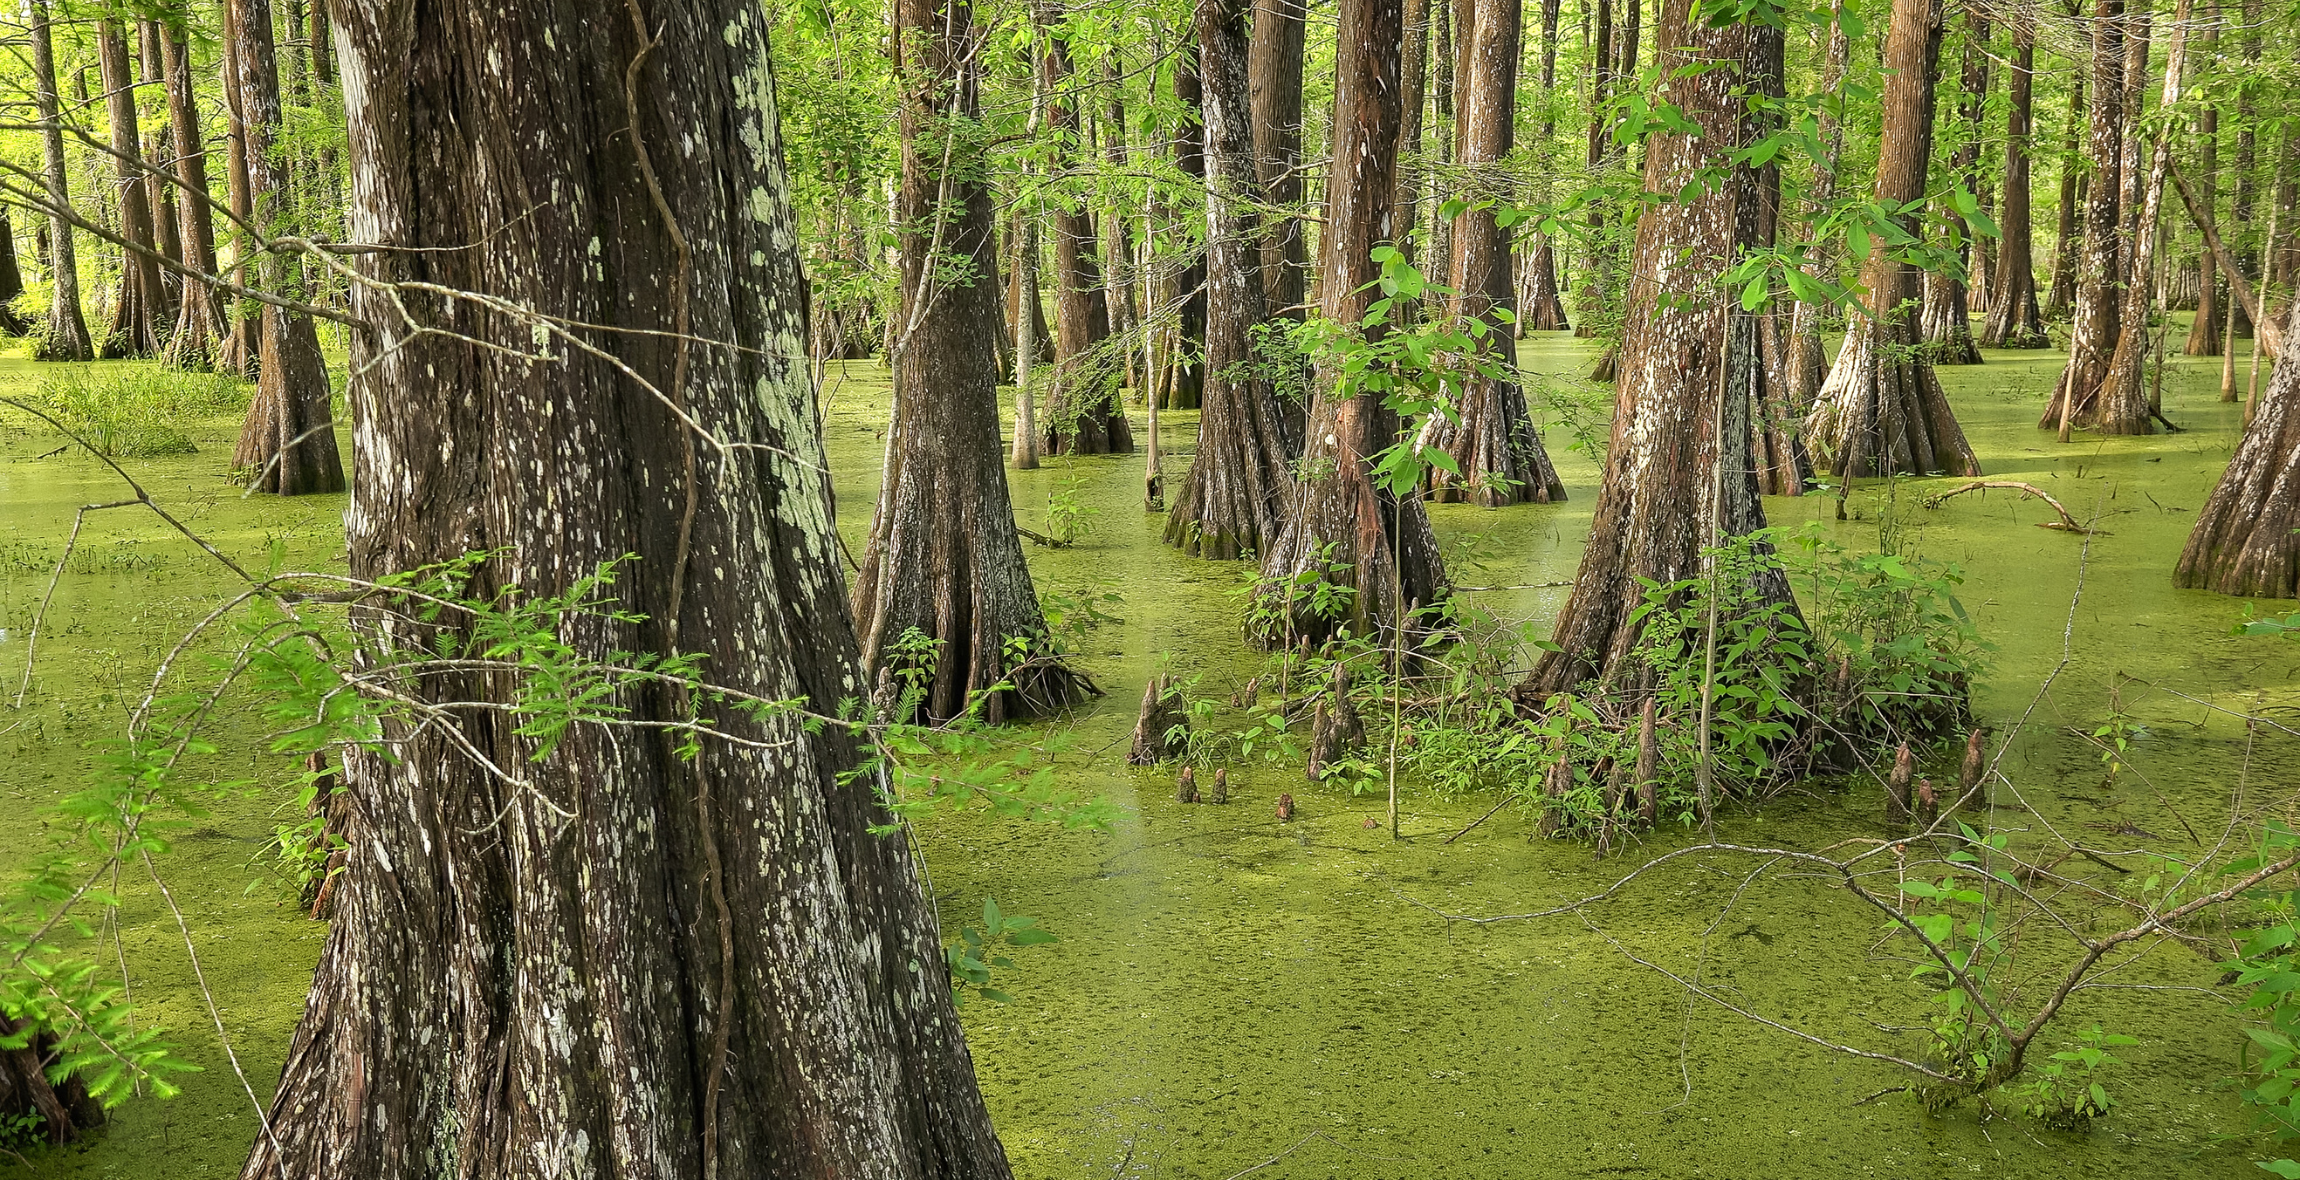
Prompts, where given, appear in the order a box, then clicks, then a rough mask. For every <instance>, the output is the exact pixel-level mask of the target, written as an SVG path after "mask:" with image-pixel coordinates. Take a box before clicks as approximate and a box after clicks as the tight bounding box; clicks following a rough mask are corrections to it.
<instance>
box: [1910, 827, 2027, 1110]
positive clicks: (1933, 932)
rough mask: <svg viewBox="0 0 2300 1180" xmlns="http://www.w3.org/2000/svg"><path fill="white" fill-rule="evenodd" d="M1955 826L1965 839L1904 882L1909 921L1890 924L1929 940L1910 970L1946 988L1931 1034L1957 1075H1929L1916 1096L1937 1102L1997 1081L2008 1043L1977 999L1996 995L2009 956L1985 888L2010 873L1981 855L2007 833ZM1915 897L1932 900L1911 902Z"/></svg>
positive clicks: (2001, 843) (1939, 1056)
mask: <svg viewBox="0 0 2300 1180" xmlns="http://www.w3.org/2000/svg"><path fill="white" fill-rule="evenodd" d="M1958 832H1959V835H1960V836H1961V837H1962V841H1963V845H1962V846H1961V847H1959V848H1957V849H1956V850H1955V851H1953V852H1951V853H1949V854H1948V856H1947V857H1946V858H1944V859H1945V864H1944V869H1943V872H1942V873H1941V875H1940V876H1939V877H1936V878H1933V879H1930V880H1926V879H1923V878H1909V879H1906V880H1903V881H1902V882H1901V896H1902V898H1903V899H1904V900H1903V903H1902V904H1903V906H1904V907H1905V909H1906V918H1907V922H1906V924H1905V925H1904V924H1902V923H1900V922H1895V923H1892V924H1891V925H1890V926H1889V927H1888V929H1890V930H1892V931H1893V932H1894V933H1896V934H1899V935H1902V936H1903V937H1913V938H1916V939H1918V940H1919V941H1920V942H1921V943H1923V944H1924V945H1923V948H1922V949H1921V950H1920V951H1919V952H1918V954H1917V966H1916V967H1915V968H1914V969H1913V970H1912V971H1911V972H1910V975H1911V977H1912V978H1916V979H1931V980H1934V981H1936V982H1938V983H1939V985H1940V988H1941V990H1940V992H1939V993H1938V994H1937V995H1935V996H1934V998H1933V1003H1934V1005H1935V1011H1934V1012H1933V1014H1932V1015H1931V1017H1930V1018H1928V1019H1927V1021H1926V1024H1927V1026H1928V1027H1929V1028H1930V1030H1931V1034H1932V1035H1931V1040H1932V1051H1933V1059H1934V1063H1935V1065H1936V1067H1937V1068H1939V1069H1940V1071H1941V1072H1942V1073H1945V1074H1947V1075H1949V1077H1950V1078H1952V1079H1954V1080H1953V1081H1950V1082H1945V1083H1944V1082H1937V1081H1926V1082H1924V1083H1920V1084H1919V1085H1918V1086H1916V1088H1915V1092H1916V1095H1917V1098H1918V1100H1919V1101H1921V1102H1923V1103H1924V1105H1925V1106H1926V1107H1927V1108H1928V1109H1932V1110H1940V1109H1944V1108H1946V1107H1948V1106H1950V1105H1952V1104H1954V1103H1955V1102H1957V1101H1958V1100H1960V1099H1962V1098H1964V1097H1966V1096H1967V1095H1970V1094H1972V1093H1975V1092H1977V1091H1979V1090H1981V1089H1983V1088H1985V1087H1987V1086H1989V1085H1993V1084H1994V1083H1995V1082H1996V1081H1997V1080H1999V1079H1998V1077H1997V1071H1998V1070H1999V1068H2000V1067H2001V1066H2002V1065H2003V1064H2004V1060H2005V1057H2006V1054H2008V1053H2009V1052H2010V1051H2011V1047H2010V1046H2009V1045H2008V1044H2007V1042H2006V1040H2005V1036H2004V1032H2003V1030H2001V1029H1999V1028H1998V1027H1997V1025H1996V1023H1995V1022H1994V1021H1992V1020H1990V1019H1989V1018H1988V1014H1987V1013H1986V1012H1985V1011H1984V1010H1983V1009H1982V1007H1981V1004H1980V1003H1979V1001H1980V1000H1984V999H1985V1000H1987V1001H1988V1002H1990V1003H1991V1004H1993V1003H1994V1002H1995V995H1996V988H1995V976H1996V974H1997V972H1998V969H1999V968H2000V967H2003V966H2004V965H2006V964H2007V963H2008V962H2009V961H2010V959H2011V956H2012V949H2011V947H2010V946H2009V944H2008V943H2007V941H2006V937H2005V929H2004V924H2003V920H2002V919H2003V915H2002V913H2001V912H2000V911H1999V909H1998V908H1997V907H1996V906H1994V905H1992V904H1991V902H1990V898H1989V895H1988V890H1989V889H1990V888H1991V887H1992V886H1994V885H1998V884H2003V883H2005V878H2003V877H2001V876H2000V875H1999V874H1998V872H1997V871H1996V870H1993V869H1991V868H1989V867H1988V865H1987V864H1986V863H1985V862H1984V857H1986V856H1988V855H1989V854H1994V853H2001V852H2003V851H2004V848H2005V845H2006V843H2007V840H2008V835H2007V834H2006V833H2004V832H1998V831H1991V832H1988V833H1986V834H1985V835H1984V834H1983V833H1981V832H1979V831H1977V830H1975V829H1974V828H1973V827H1972V826H1971V825H1969V824H1959V825H1958ZM1974 849H1979V850H1980V851H1979V852H1975V851H1973V850H1974ZM1910 899H1913V900H1914V902H1917V903H1930V905H1929V906H1926V905H1916V904H1912V903H1911V900H1910ZM1975 993H1978V994H1977V995H1976V994H1975Z"/></svg>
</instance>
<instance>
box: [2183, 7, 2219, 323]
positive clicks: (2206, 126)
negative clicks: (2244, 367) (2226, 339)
mask: <svg viewBox="0 0 2300 1180" xmlns="http://www.w3.org/2000/svg"><path fill="white" fill-rule="evenodd" d="M2220 20H2221V18H2220V13H2219V9H2218V6H2217V5H2215V6H2214V10H2213V12H2212V14H2211V15H2210V16H2208V17H2206V18H2205V21H2204V26H2203V28H2202V29H2201V30H2199V33H2200V35H2201V37H2202V39H2203V42H2204V46H2203V53H2202V54H2201V55H2200V56H2201V57H2202V58H2203V59H2204V68H2206V69H2211V68H2213V67H2214V66H2215V64H2216V63H2217V60H2218V58H2219V55H2220ZM2196 159H2197V163H2196V179H2197V188H2198V189H2199V190H2200V192H2201V194H2202V201H2203V205H2204V211H2205V214H2206V215H2207V216H2210V215H2211V214H2212V213H2213V212H2214V211H2216V210H2218V209H2219V208H2220V104H2218V103H2216V102H2207V103H2206V104H2204V109H2203V110H2201V111H2198V112H2197V115H2196ZM2196 271H2197V275H2196V277H2197V287H2196V315H2195V316H2194V317H2192V318H2191V319H2190V320H2189V322H2188V340H2187V342H2186V343H2184V344H2183V345H2182V346H2181V352H2183V353H2185V354H2187V355H2189V356H2218V355H2220V338H2221V336H2222V335H2223V334H2224V333H2225V332H2226V331H2227V328H2228V322H2227V317H2226V314H2225V312H2224V311H2223V310H2222V309H2223V308H2224V307H2225V306H2226V305H2227V302H2228V300H2227V297H2226V296H2225V295H2224V294H2223V292H2224V291H2225V290H2226V283H2227V280H2226V279H2225V278H2223V277H2222V276H2221V274H2220V268H2219V267H2218V266H2217V265H2216V264H2215V262H2214V259H2213V256H2212V252H2211V251H2210V250H2209V249H2207V250H2204V251H2202V252H2200V253H2199V254H2198V255H2197V259H2196Z"/></svg>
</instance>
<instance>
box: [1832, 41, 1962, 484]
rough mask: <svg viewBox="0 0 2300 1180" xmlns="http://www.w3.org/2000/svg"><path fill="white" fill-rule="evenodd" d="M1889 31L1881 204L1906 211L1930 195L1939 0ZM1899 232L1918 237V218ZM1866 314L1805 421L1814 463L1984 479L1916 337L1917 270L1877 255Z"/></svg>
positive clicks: (1851, 472) (1850, 328) (1865, 270)
mask: <svg viewBox="0 0 2300 1180" xmlns="http://www.w3.org/2000/svg"><path fill="white" fill-rule="evenodd" d="M1892 12H1893V16H1892V24H1891V27H1890V28H1889V29H1888V30H1887V32H1886V35H1885V73H1886V77H1885V90H1884V99H1883V104H1884V110H1883V126H1882V131H1881V132H1880V134H1879V137H1878V143H1877V159H1878V161H1879V163H1878V167H1877V188H1876V199H1877V201H1878V203H1880V204H1884V203H1888V202H1889V203H1891V204H1892V205H1894V206H1895V207H1903V208H1905V207H1908V206H1909V205H1911V204H1912V203H1914V202H1916V201H1918V200H1920V199H1921V198H1923V196H1924V195H1925V172H1926V163H1927V161H1929V160H1930V159H1931V158H1932V150H1933V93H1932V91H1933V80H1934V79H1935V78H1936V77H1937V76H1938V67H1939V62H1940V51H1941V26H1942V15H1941V0H1894V3H1893V9H1892ZM1903 228H1904V229H1905V230H1907V231H1908V232H1909V233H1910V234H1912V235H1914V234H1916V233H1917V232H1918V227H1917V225H1916V224H1915V218H1914V217H1913V216H1909V217H1905V218H1904V221H1903ZM1861 287H1862V289H1863V290H1866V291H1867V292H1869V298H1870V300H1871V304H1872V305H1871V306H1870V307H1869V309H1868V314H1866V315H1855V316H1854V317H1853V318H1852V321H1851V322H1850V323H1849V324H1848V325H1847V327H1846V329H1845V342H1844V344H1843V346H1842V347H1841V348H1839V350H1838V352H1837V362H1836V364H1835V365H1834V366H1832V367H1831V368H1830V370H1829V377H1828V380H1827V381H1824V382H1823V383H1822V385H1821V398H1820V401H1819V402H1818V403H1817V404H1816V405H1815V406H1814V408H1813V413H1812V415H1811V417H1809V418H1808V419H1807V420H1806V423H1805V445H1806V446H1808V447H1810V448H1811V449H1812V452H1813V458H1814V461H1815V462H1816V463H1817V464H1819V465H1821V466H1822V467H1824V468H1825V469H1827V470H1828V471H1829V472H1831V473H1832V474H1835V475H1836V476H1837V477H1838V478H1840V479H1851V478H1853V477H1855V476H1862V475H1893V474H1910V475H1930V474H1932V473H1934V472H1947V473H1949V474H1951V475H1979V474H1980V470H1981V468H1980V461H1979V460H1978V459H1976V458H1975V457H1974V456H1973V448H1972V445H1971V444H1970V443H1968V442H1966V441H1965V432H1964V428H1963V427H1961V426H1959V425H1958V424H1957V417H1956V413H1955V411H1953V410H1952V409H1950V408H1949V399H1948V396H1947V395H1946V394H1944V393H1943V392H1942V391H1941V383H1940V378H1939V377H1937V376H1936V375H1935V374H1934V372H1933V365H1932V360H1931V358H1930V357H1929V356H1927V354H1926V353H1927V350H1926V349H1924V348H1923V347H1921V343H1922V342H1921V338H1920V337H1919V334H1918V323H1917V303H1918V295H1919V283H1918V277H1917V270H1916V268H1915V267H1913V266H1911V265H1909V264H1908V263H1906V262H1904V261H1901V260H1899V259H1896V258H1894V257H1892V255H1891V252H1890V251H1885V250H1875V251H1872V252H1871V253H1870V255H1869V259H1868V262H1867V264H1866V265H1864V266H1863V267H1862V271H1861Z"/></svg>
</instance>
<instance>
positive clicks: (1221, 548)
mask: <svg viewBox="0 0 2300 1180" xmlns="http://www.w3.org/2000/svg"><path fill="white" fill-rule="evenodd" d="M1252 6H1253V0H1201V2H1200V3H1199V4H1198V6H1197V11H1196V18H1195V20H1196V25H1197V34H1198V53H1199V68H1200V71H1201V74H1202V77H1203V80H1204V82H1203V84H1204V88H1205V89H1204V94H1205V113H1206V156H1207V172H1208V174H1209V175H1208V179H1207V185H1206V396H1205V402H1204V407H1203V410H1202V412H1201V413H1200V414H1199V416H1198V453H1197V455H1196V456H1195V457H1194V458H1192V460H1191V462H1190V473H1189V474H1188V475H1187V476H1185V477H1184V478H1183V480H1182V487H1181V491H1180V492H1179V493H1178V494H1177V495H1175V497H1174V500H1173V508H1172V509H1171V510H1170V511H1169V512H1168V513H1167V516H1166V543H1167V544H1169V545H1173V546H1175V547H1177V548H1179V549H1181V550H1182V551H1183V552H1185V553H1188V554H1192V555H1193V556H1197V557H1208V558H1217V559H1223V560H1227V559H1230V558H1237V557H1246V556H1260V555H1261V554H1263V553H1266V552H1268V551H1269V549H1270V547H1271V545H1273V544H1274V543H1275V542H1276V541H1277V539H1278V533H1279V530H1280V528H1281V527H1282V522H1283V519H1284V513H1285V511H1286V509H1287V507H1288V505H1289V504H1290V502H1291V501H1292V499H1293V495H1294V479H1293V473H1292V470H1291V468H1290V467H1289V465H1288V464H1289V461H1290V460H1291V459H1292V458H1293V456H1294V455H1296V454H1298V453H1300V451H1301V448H1302V440H1301V437H1300V431H1299V429H1298V421H1296V420H1290V419H1289V417H1288V416H1287V415H1286V414H1285V413H1284V411H1283V409H1282V408H1281V407H1280V406H1279V405H1278V398H1277V392H1276V390H1275V389H1274V388H1273V387H1272V383H1271V380H1270V366H1269V365H1268V364H1267V363H1265V362H1264V361H1263V360H1262V359H1261V358H1260V357H1258V356H1256V355H1255V349H1254V331H1255V329H1256V328H1258V327H1260V326H1261V325H1262V323H1263V322H1264V321H1265V320H1266V319H1267V318H1268V316H1269V305H1268V303H1267V301H1266V300H1265V298H1264V296H1263V293H1262V279H1263V276H1264V275H1265V274H1267V273H1268V271H1267V270H1266V269H1265V268H1264V267H1263V265H1262V253H1261V246H1260V242H1261V236H1262V235H1261V224H1260V219H1259V217H1258V215H1257V214H1256V212H1255V209H1256V207H1257V205H1258V204H1259V202H1260V197H1261V185H1262V182H1261V176H1260V173H1259V171H1258V170H1257V169H1256V168H1255V164H1254V132H1253V110H1252V101H1251V99H1250V98H1249V97H1248V95H1249V93H1250V90H1249V84H1248V82H1247V73H1248V64H1247V62H1248V59H1249V57H1250V56H1251V50H1250V49H1249V48H1248V37H1249V31H1250V29H1251V27H1252V19H1253V15H1252V14H1253V7H1252Z"/></svg>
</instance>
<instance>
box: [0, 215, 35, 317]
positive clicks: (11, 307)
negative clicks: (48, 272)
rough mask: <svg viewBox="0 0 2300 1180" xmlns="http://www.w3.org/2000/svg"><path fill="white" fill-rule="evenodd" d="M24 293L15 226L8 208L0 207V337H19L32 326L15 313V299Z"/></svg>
mask: <svg viewBox="0 0 2300 1180" xmlns="http://www.w3.org/2000/svg"><path fill="white" fill-rule="evenodd" d="M23 293H24V268H23V265H22V264H21V263H19V262H18V261H17V259H16V226H15V224H14V218H13V217H12V216H11V215H10V213H9V211H8V206H6V205H0V335H6V336H21V335H23V334H24V333H26V332H28V331H31V329H32V325H31V324H29V323H27V322H25V319H24V317H23V316H21V315H18V314H17V313H16V308H15V302H16V297H17V296H19V295H22V294H23Z"/></svg>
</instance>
